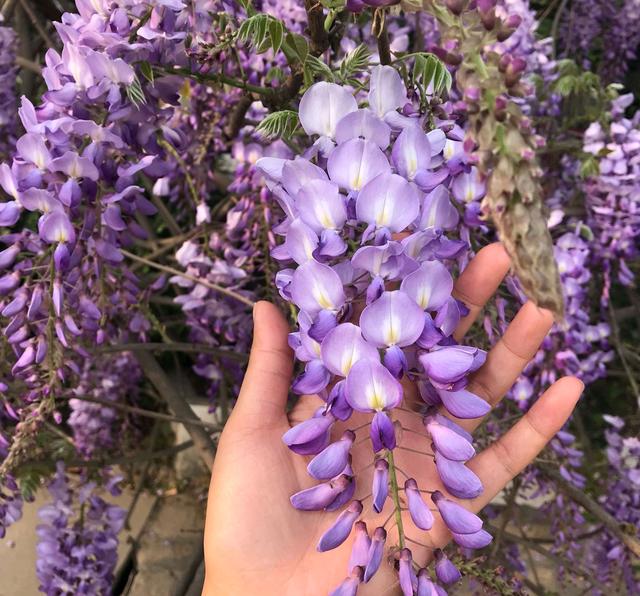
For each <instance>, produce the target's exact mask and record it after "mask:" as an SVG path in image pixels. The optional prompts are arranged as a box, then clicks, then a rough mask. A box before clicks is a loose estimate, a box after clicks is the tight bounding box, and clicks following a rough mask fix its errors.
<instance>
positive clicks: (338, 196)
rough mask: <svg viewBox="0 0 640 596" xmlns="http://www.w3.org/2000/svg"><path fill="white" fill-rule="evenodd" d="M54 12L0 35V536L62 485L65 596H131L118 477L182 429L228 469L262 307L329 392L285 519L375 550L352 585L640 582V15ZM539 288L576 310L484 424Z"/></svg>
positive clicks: (91, 7) (301, 395)
mask: <svg viewBox="0 0 640 596" xmlns="http://www.w3.org/2000/svg"><path fill="white" fill-rule="evenodd" d="M32 4H34V3H32V2H31V3H30V2H25V3H22V2H20V3H12V2H6V3H5V4H4V5H3V7H2V15H3V18H4V22H3V23H2V26H1V27H0V80H1V81H2V88H1V89H0V94H1V98H2V99H1V101H0V156H1V157H2V160H3V163H1V164H0V186H1V188H2V193H1V194H2V202H0V241H1V242H2V245H3V246H2V247H1V250H0V317H1V322H2V333H1V345H2V354H3V356H4V358H3V363H2V366H1V370H0V536H2V537H4V535H5V533H6V532H11V531H12V530H11V526H12V525H13V524H15V523H16V522H18V520H19V519H20V517H21V513H22V508H23V506H24V502H29V501H31V500H33V498H34V496H35V495H36V493H38V492H39V491H41V492H44V491H46V490H48V493H49V497H48V499H49V501H50V503H49V504H47V505H45V506H43V507H42V509H41V511H40V517H41V518H42V521H43V524H42V525H41V526H40V527H39V529H38V536H39V544H38V564H37V577H38V581H39V582H40V589H41V591H43V592H44V593H46V594H61V593H69V594H107V593H109V592H110V590H111V584H112V583H113V577H114V572H115V566H116V563H117V556H116V548H117V544H118V538H117V536H118V533H119V532H120V530H121V529H122V526H123V523H124V519H125V517H126V512H125V511H123V510H122V509H120V508H119V507H117V506H115V505H112V504H109V502H108V500H109V495H115V494H118V493H119V491H120V490H121V488H120V487H121V486H127V485H128V486H131V487H134V486H137V487H142V488H144V487H148V488H150V487H152V486H153V483H152V481H151V479H150V478H149V474H148V467H145V466H142V468H143V469H144V470H146V471H145V472H143V473H141V472H140V469H139V468H137V467H136V466H133V468H132V469H128V468H127V469H123V470H119V469H117V468H116V467H114V464H117V463H118V462H119V461H120V462H121V461H123V458H124V460H125V461H136V458H137V457H142V460H143V461H144V458H147V459H148V458H149V453H151V454H152V455H151V459H154V458H155V456H154V455H153V453H154V452H156V451H157V452H158V453H164V454H167V453H168V454H169V455H171V454H172V453H173V452H174V451H175V452H177V451H178V450H181V449H182V448H183V446H181V445H178V446H176V447H175V448H173V447H171V445H167V444H161V443H162V442H163V441H164V442H165V443H167V442H168V441H169V439H168V438H167V437H168V436H169V435H170V433H169V431H168V429H167V428H166V427H162V428H163V430H159V428H160V427H161V426H162V425H166V424H168V422H171V421H172V422H174V423H177V424H183V425H184V426H185V428H186V429H187V431H188V433H189V435H190V441H191V443H190V444H193V445H194V446H195V448H196V450H197V452H198V454H199V455H200V457H201V459H202V460H203V461H204V462H205V464H206V465H207V466H208V467H210V466H211V465H212V463H213V461H214V458H215V453H216V442H217V440H218V438H219V436H220V432H221V430H222V429H223V427H224V424H225V422H226V420H227V418H228V416H229V413H230V412H231V411H232V409H233V406H234V402H235V399H236V396H237V394H238V391H239V388H240V385H241V382H242V378H243V374H244V369H245V365H246V360H247V357H246V356H247V353H248V351H249V347H250V343H251V336H252V307H253V305H254V304H255V303H256V302H257V301H258V300H269V301H270V302H273V303H275V304H277V305H278V306H279V307H280V308H281V311H282V312H283V313H285V314H286V315H287V317H288V322H289V325H290V335H289V346H290V348H291V350H292V351H293V353H294V354H295V360H296V374H295V377H294V379H293V383H292V385H291V393H292V395H291V398H290V401H291V404H295V403H297V401H298V400H305V399H306V398H307V397H308V396H310V395H312V396H316V398H319V399H317V403H316V407H314V410H313V412H311V413H310V415H309V416H308V417H307V418H306V419H305V420H302V421H297V424H295V425H294V426H293V427H292V428H291V429H290V430H288V431H287V432H286V433H285V434H284V436H283V437H282V441H283V442H284V443H285V444H286V446H288V448H289V449H290V450H291V451H292V452H294V453H295V454H297V455H298V456H299V457H300V458H301V461H304V462H305V463H306V466H307V471H308V475H309V477H310V478H309V482H308V483H307V484H308V485H309V486H310V488H306V489H304V490H301V491H299V492H295V493H294V494H291V495H289V497H290V505H291V507H292V512H294V508H295V509H297V510H300V511H303V512H312V511H316V512H318V511H323V512H329V513H331V514H332V515H333V516H334V519H333V522H332V524H331V525H330V527H329V528H328V529H327V530H326V532H324V533H323V534H322V536H321V538H320V539H319V542H318V544H317V550H318V551H329V550H332V549H334V548H336V547H338V546H340V545H342V544H343V543H345V542H347V541H348V543H349V544H350V548H351V558H350V561H349V565H348V569H344V570H341V571H340V573H343V572H344V574H345V575H346V579H345V580H344V581H343V583H342V584H340V585H336V586H335V591H334V592H333V593H334V594H336V595H339V596H342V595H347V594H355V593H356V592H357V590H358V589H359V587H360V586H362V585H364V584H367V583H368V582H369V581H370V580H372V578H373V577H374V575H375V574H376V572H377V571H379V569H380V568H382V567H387V568H389V569H392V570H393V572H394V573H397V581H398V582H399V587H400V590H401V591H402V592H403V594H404V595H405V596H413V595H414V594H417V595H418V596H423V595H441V594H445V593H446V592H445V590H450V591H452V592H455V590H456V589H458V588H456V585H457V582H458V580H460V579H461V578H462V577H463V576H465V579H466V580H467V582H468V583H466V584H465V588H462V589H463V590H471V591H474V590H478V591H479V590H482V589H488V590H494V591H497V592H499V593H503V594H518V593H543V591H545V590H547V589H548V590H551V589H552V588H551V587H549V586H544V585H541V583H540V581H539V578H538V577H537V576H536V574H535V570H534V569H533V567H532V566H534V563H533V559H532V557H531V549H533V550H535V551H537V553H538V554H540V553H541V552H542V553H543V556H544V555H546V557H547V558H551V559H555V561H556V564H557V580H558V582H559V585H561V586H566V585H568V584H569V583H571V582H577V583H579V584H580V586H581V587H582V589H584V590H588V591H591V593H594V594H602V593H605V592H606V591H609V592H611V593H629V594H633V593H636V592H638V591H639V590H640V574H639V572H638V569H639V567H638V557H639V556H640V535H639V534H638V532H639V530H638V522H639V520H640V472H639V471H638V470H640V463H639V461H640V459H639V449H640V448H639V446H638V439H637V434H638V433H637V431H638V428H640V418H639V410H638V408H640V390H639V386H640V380H639V374H640V373H639V371H640V355H639V352H638V348H637V345H636V344H637V339H638V333H639V332H640V329H639V327H638V326H639V324H640V323H639V321H640V315H639V312H640V311H639V308H640V306H639V304H640V302H639V300H638V297H637V293H636V276H637V274H638V269H639V259H638V256H639V253H640V111H638V109H637V108H638V100H637V97H638V93H639V92H640V90H639V89H638V88H637V69H638V62H637V56H638V55H639V54H638V51H639V48H640V36H639V35H638V27H637V25H638V23H639V22H640V4H639V3H638V1H637V0H624V1H621V2H619V3H615V5H614V4H612V3H608V2H583V1H581V0H573V1H570V2H564V1H563V2H555V3H553V2H551V3H545V2H528V1H527V0H402V1H401V0H347V1H345V0H318V1H315V0H282V1H275V0H254V1H250V0H75V2H71V0H64V1H62V0H61V1H60V2H58V1H55V2H54V1H53V0H52V1H48V0H47V1H46V2H43V3H42V4H43V7H42V10H41V11H40V7H38V9H37V10H35V9H33V8H31V6H32ZM45 5H46V6H45ZM25 6H27V8H25ZM61 6H63V8H64V9H65V12H62V11H60V7H61ZM25 11H26V12H25ZM57 12H60V13H61V14H58V15H57V18H55V19H52V17H51V15H52V14H55V13H57ZM14 29H15V31H14ZM29 35H33V36H35V37H36V38H37V39H38V40H39V42H38V43H36V44H33V43H26V41H24V40H25V39H27V38H28V37H29ZM16 39H21V40H23V41H22V44H21V45H19V46H17V44H16ZM17 47H18V49H17V52H18V54H17V55H16V48H17ZM29 48H30V49H29ZM29 52H30V53H29ZM625 87H626V88H625ZM19 96H21V97H19ZM494 242H501V243H502V246H503V247H504V251H506V254H508V256H509V257H510V260H511V264H512V268H511V271H510V275H509V276H508V277H507V280H506V283H505V284H503V286H502V287H501V289H500V290H499V292H498V293H497V295H496V296H495V298H493V299H492V300H491V301H490V302H489V303H488V304H487V305H486V307H484V309H483V310H482V313H481V316H480V317H479V324H477V325H475V326H474V327H473V328H472V330H471V332H470V333H469V334H468V335H467V338H466V339H465V340H464V343H463V339H462V337H461V336H460V334H459V333H457V332H456V330H457V329H459V324H460V321H461V320H463V319H465V317H466V316H467V314H468V313H469V309H472V310H473V311H474V315H476V314H478V311H479V310H480V306H479V305H476V304H471V303H469V302H468V301H467V302H465V300H464V297H463V296H461V295H460V294H456V292H455V290H454V284H455V282H456V280H457V279H459V278H460V277H461V275H462V274H463V273H464V272H465V271H466V270H467V269H468V268H469V267H471V266H472V265H473V263H474V259H476V258H477V257H476V255H477V254H478V253H479V251H480V250H481V249H482V248H483V247H485V246H486V245H488V244H491V243H494ZM495 267H496V269H499V267H500V265H499V263H497V262H496V264H495ZM527 301H528V302H530V303H531V304H535V305H537V306H539V307H541V308H546V309H548V310H549V311H550V312H551V313H552V314H553V315H554V316H555V319H556V324H555V326H554V328H553V329H552V331H551V333H550V334H549V335H548V336H547V337H546V339H545V340H544V342H543V344H542V346H541V348H540V350H539V351H538V352H537V353H536V355H535V356H534V357H533V359H532V360H531V361H530V362H526V363H523V367H522V368H523V369H524V370H523V372H522V374H521V375H520V376H519V378H518V380H517V381H516V383H515V385H514V386H513V387H511V388H510V389H508V399H506V400H505V401H504V402H503V403H502V404H501V405H500V406H498V407H497V408H496V409H495V410H494V411H493V412H492V413H491V415H490V416H489V417H488V418H487V422H486V423H485V424H483V425H482V426H481V428H480V429H479V430H478V431H477V432H476V434H475V435H474V437H473V438H472V436H471V434H470V433H469V429H470V426H471V424H472V423H470V422H469V421H471V420H477V419H479V418H481V417H483V416H485V415H486V414H488V413H489V411H490V410H491V407H490V405H489V403H488V402H487V401H485V399H483V397H481V396H479V395H477V394H476V393H474V392H473V391H471V390H470V387H473V379H474V378H477V375H478V371H480V370H481V369H482V367H483V365H484V364H485V359H486V354H487V351H488V350H490V349H491V347H492V346H494V345H496V344H499V342H500V339H499V338H500V337H501V335H502V334H503V333H504V332H505V330H506V329H507V325H508V322H509V320H511V319H512V318H513V317H514V316H515V313H516V312H517V311H518V309H519V308H520V307H521V305H522V304H523V303H525V302H527ZM634 342H635V343H634ZM525 364H526V366H525ZM565 375H575V376H577V377H578V378H579V379H580V380H582V381H583V382H584V383H586V384H587V392H586V397H585V398H584V400H583V402H584V404H585V405H583V406H581V407H579V408H578V410H577V412H576V414H575V415H574V417H573V418H572V419H571V421H570V422H569V423H568V424H567V425H566V426H565V428H563V429H562V430H561V431H560V432H559V433H558V434H557V436H556V437H555V438H554V439H553V441H551V443H550V445H549V447H548V448H547V449H546V450H545V452H544V453H543V455H542V456H540V457H539V458H538V459H537V460H536V461H535V462H534V464H533V465H531V466H529V467H528V468H527V469H526V470H525V472H524V473H523V474H522V476H520V477H519V478H518V479H517V480H516V481H515V482H514V483H512V484H511V485H510V486H509V487H508V488H507V489H505V491H503V492H502V493H501V495H500V497H499V498H498V499H497V500H494V501H492V502H491V504H490V506H489V507H488V508H487V510H486V511H485V513H484V514H483V515H482V516H480V515H476V513H472V512H471V509H473V507H472V506H471V505H470V503H472V502H478V499H479V498H480V499H482V497H481V495H482V494H483V485H482V482H481V480H480V478H479V477H478V476H477V475H476V474H475V473H474V472H473V471H472V470H471V468H470V467H469V466H467V462H468V461H469V460H471V459H473V457H474V456H475V455H476V451H477V450H479V449H480V448H482V447H484V446H486V445H488V444H490V443H491V442H493V441H494V440H495V439H496V437H498V436H500V435H501V434H502V433H503V432H504V430H505V429H506V428H509V427H510V426H511V425H512V424H513V421H514V420H515V419H517V418H519V417H520V416H522V415H523V414H524V413H526V412H527V411H529V410H530V408H531V407H532V406H533V405H534V404H535V403H536V400H537V399H538V396H539V395H541V394H542V393H543V392H544V391H545V390H546V389H547V388H548V387H549V386H550V385H551V384H552V383H553V382H554V381H556V380H557V379H558V378H560V377H562V376H565ZM176 379H187V381H186V383H187V384H188V386H189V388H190V389H189V391H188V392H186V393H191V394H193V395H201V396H203V397H205V398H206V399H207V400H208V403H209V406H210V413H211V416H212V420H213V422H211V425H207V424H208V423H207V424H202V423H201V422H199V421H196V420H195V414H194V412H193V409H192V407H191V404H190V403H189V399H187V397H185V392H183V391H181V390H180V389H179V388H178V387H177V386H176ZM181 382H182V381H181ZM505 390H506V389H505ZM473 425H474V426H475V425H476V423H473ZM158 437H160V439H159V438H158ZM265 448H266V446H265ZM172 450H173V451H172ZM141 454H142V455H141ZM356 455H357V457H356ZM407 457H411V458H412V459H413V460H414V463H415V462H418V463H419V466H420V469H421V470H423V473H422V474H421V475H420V477H419V478H415V477H411V476H410V475H408V474H407V473H406V471H405V469H404V466H403V465H402V460H403V459H405V458H407ZM302 458H304V459H302ZM156 460H159V461H161V462H163V463H162V464H157V463H156V464H154V465H158V466H159V467H164V468H165V469H167V468H170V461H168V460H166V458H165V459H164V460H163V459H162V458H161V456H158V457H157V458H155V459H154V461H156ZM354 461H358V462H359V463H362V462H366V463H365V464H364V469H359V468H358V469H356V466H354V465H352V464H353V462H354ZM165 464H166V465H165ZM121 473H122V476H124V477H122V476H121ZM364 485H366V486H364ZM530 503H535V508H537V509H541V510H542V511H543V512H544V518H545V519H544V520H543V525H544V527H545V529H546V533H545V536H546V537H547V538H545V539H543V540H540V541H539V542H535V543H533V542H531V541H529V540H528V538H527V536H526V534H525V533H523V534H522V535H520V534H517V533H515V532H516V530H513V529H512V528H514V527H515V528H520V527H521V526H522V527H524V526H526V524H527V523H528V521H526V520H525V521H522V519H524V518H519V517H518V516H519V512H522V511H524V510H525V508H526V506H527V504H530ZM474 510H477V508H476V509H474ZM265 514H267V513H265ZM309 515H312V513H309ZM523 515H524V513H523ZM367 522H368V523H367ZM510 522H512V523H510ZM392 528H393V529H392ZM489 528H491V529H492V530H494V531H493V532H489V531H487V530H488V529H489ZM523 532H524V530H523ZM492 534H493V538H492ZM433 536H436V538H434V537H433ZM445 536H446V537H447V538H451V539H452V545H451V546H448V547H446V548H445V544H446V543H447V540H446V539H443V537H445ZM492 540H493V542H492ZM532 544H533V545H534V546H532ZM318 556H319V557H320V556H322V555H321V554H318ZM418 561H419V562H418ZM35 572H36V571H35V570H34V573H35ZM562 589H564V588H561V590H562ZM527 590H529V592H527ZM464 593H467V592H464ZM469 593H470V592H469Z"/></svg>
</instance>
